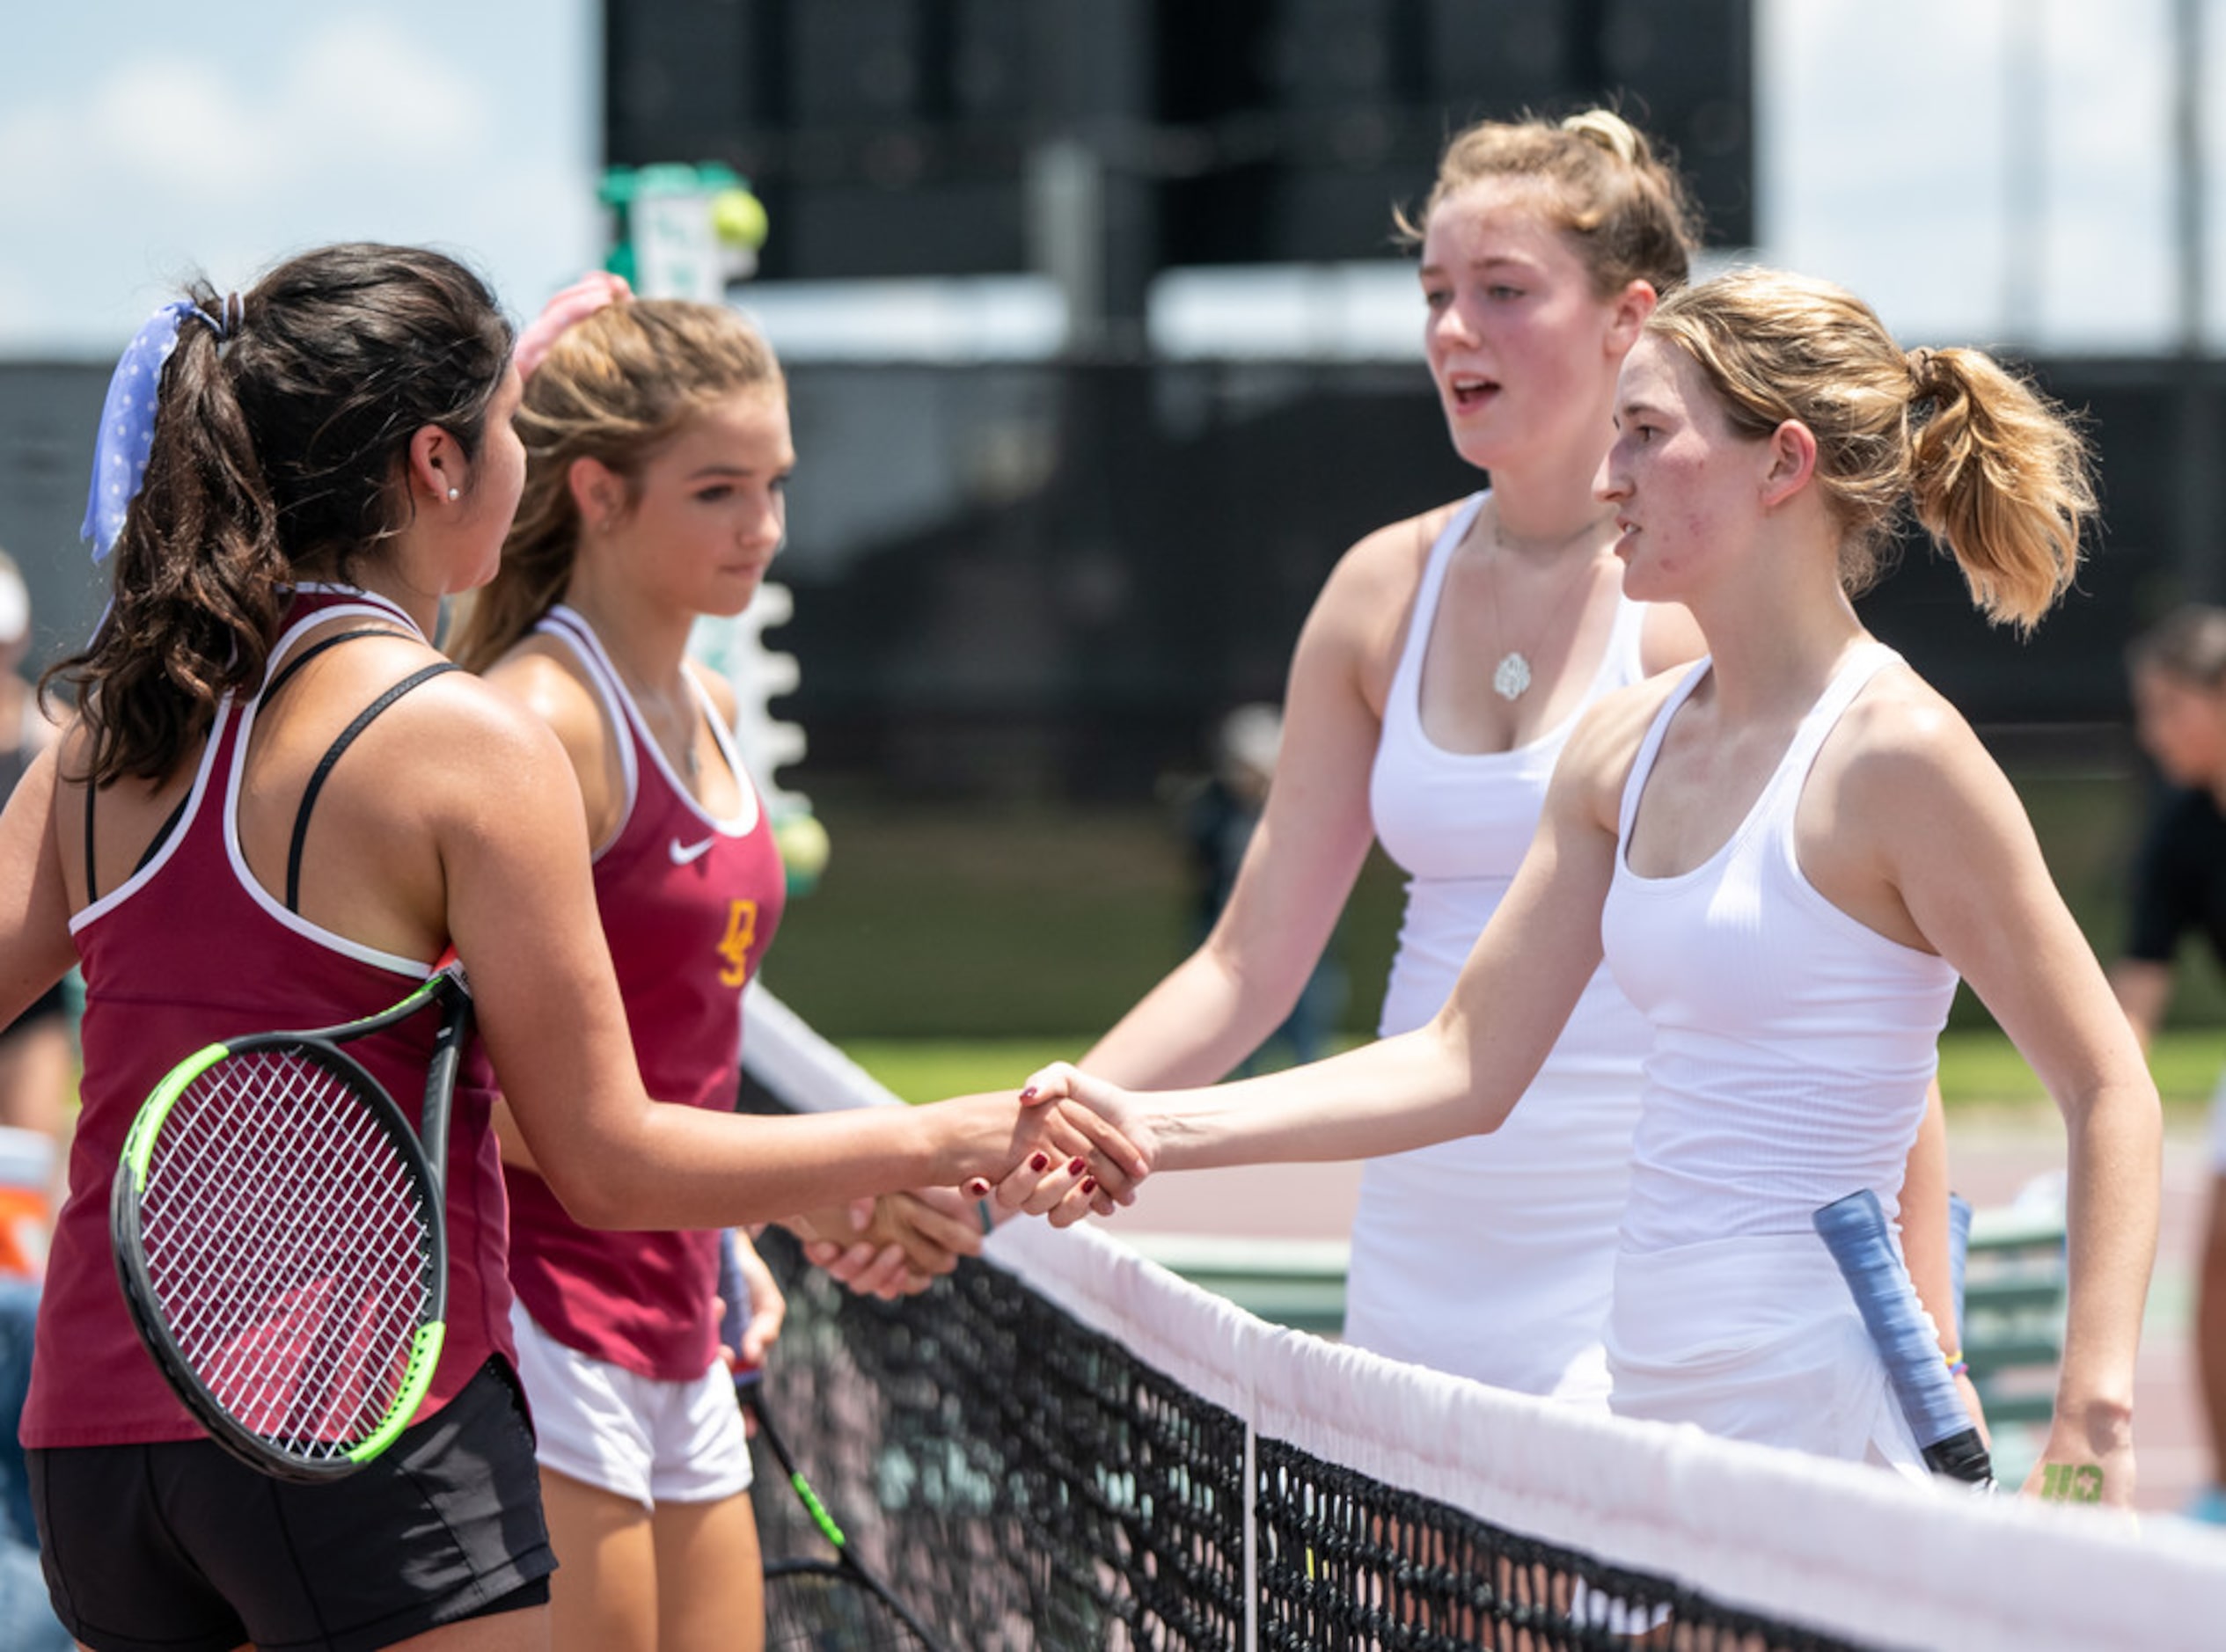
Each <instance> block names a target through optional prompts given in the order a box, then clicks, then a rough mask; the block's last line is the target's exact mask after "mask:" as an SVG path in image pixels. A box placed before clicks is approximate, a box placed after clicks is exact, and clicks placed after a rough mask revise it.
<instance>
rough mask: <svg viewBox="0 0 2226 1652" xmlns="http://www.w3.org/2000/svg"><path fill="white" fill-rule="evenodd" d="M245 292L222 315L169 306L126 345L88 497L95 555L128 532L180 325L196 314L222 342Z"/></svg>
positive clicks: (84, 534) (234, 324)
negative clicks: (165, 369)
mask: <svg viewBox="0 0 2226 1652" xmlns="http://www.w3.org/2000/svg"><path fill="white" fill-rule="evenodd" d="M242 309H243V306H242V305H241V303H240V301H239V295H238V294H237V293H234V294H232V295H231V296H230V297H228V298H226V299H225V300H224V313H223V318H222V319H219V318H216V317H215V316H212V315H210V314H209V312H208V311H205V310H203V309H201V307H200V306H198V305H197V304H194V303H191V302H189V301H188V300H186V299H182V298H181V299H179V300H178V301H177V302H176V303H167V304H165V305H164V306H163V307H162V308H161V309H159V310H157V311H155V313H154V314H153V315H151V316H150V317H148V318H147V323H146V325H144V326H143V327H141V328H140V329H139V333H138V335H137V336H136V337H135V338H134V339H133V340H132V341H131V342H130V343H129V344H128V345H127V346H126V347H124V353H123V355H122V358H121V360H119V361H118V362H117V363H116V371H115V374H114V376H113V377H111V378H110V379H109V381H108V398H107V399H106V401H104V402H103V403H102V404H101V406H100V435H99V438H98V439H97V440H96V441H95V442H94V443H93V450H92V489H91V491H90V492H89V493H87V494H86V496H85V520H84V524H83V525H82V526H81V527H80V528H79V529H78V530H77V533H78V537H81V538H85V539H90V540H92V559H93V560H94V561H95V562H100V561H105V560H106V558H107V555H108V553H109V552H111V551H113V550H114V549H115V548H116V537H117V536H118V535H120V534H121V533H122V532H123V530H124V516H125V514H126V513H127V512H128V511H129V510H130V508H131V501H133V499H135V497H137V495H138V493H139V484H140V483H141V481H142V480H143V479H145V477H146V474H147V456H148V454H149V453H150V451H151V450H153V448H154V445H155V403H156V399H157V391H158V390H159V388H160V386H161V384H162V369H163V364H164V363H165V362H168V361H169V360H170V355H171V352H172V351H173V350H175V349H176V348H177V347H178V329H179V327H181V326H182V325H185V321H186V318H187V317H188V316H191V317H193V318H194V319H195V320H196V321H199V322H201V323H203V324H205V325H207V326H208V327H209V331H211V332H212V333H215V334H216V337H217V339H218V340H220V341H221V340H226V339H229V338H231V336H232V334H233V333H236V332H238V328H239V318H240V315H241V313H242Z"/></svg>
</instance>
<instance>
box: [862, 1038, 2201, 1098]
mask: <svg viewBox="0 0 2226 1652" xmlns="http://www.w3.org/2000/svg"><path fill="white" fill-rule="evenodd" d="M1092 1036H1093V1034H1080V1033H1078V1034H1074V1035H1073V1037H1070V1038H1063V1039H1062V1038H1041V1037H1036V1038H1008V1039H1000V1038H976V1039H963V1038H853V1039H847V1040H845V1041H844V1045H843V1048H844V1049H846V1050H847V1051H848V1052H849V1055H850V1057H851V1059H852V1060H853V1061H855V1062H856V1063H857V1064H859V1065H860V1066H861V1067H863V1068H865V1069H866V1071H868V1072H870V1073H872V1074H873V1075H874V1077H875V1078H878V1079H880V1080H881V1081H882V1083H883V1084H885V1085H888V1086H889V1087H890V1089H891V1090H893V1091H895V1092H896V1093H897V1094H898V1095H900V1096H902V1097H904V1100H907V1101H934V1100H939V1099H941V1097H944V1096H949V1095H963V1094H966V1093H970V1092H972V1091H977V1090H997V1089H1009V1088H1011V1087H1012V1086H1013V1085H1017V1084H1018V1083H1020V1081H1021V1079H1022V1078H1026V1077H1027V1076H1028V1075H1029V1073H1031V1072H1033V1071H1036V1069H1037V1068H1038V1067H1041V1066H1043V1064H1045V1063H1046V1062H1051V1061H1058V1060H1070V1061H1071V1060H1073V1058H1074V1057H1075V1056H1079V1055H1080V1054H1081V1053H1082V1051H1083V1050H1085V1049H1087V1048H1088V1047H1089V1044H1090V1041H1091V1037H1092ZM2149 1066H2150V1071H2153V1072H2154V1073H2155V1074H2156V1088H2157V1090H2158V1091H2159V1092H2160V1093H2162V1094H2163V1096H2164V1104H2165V1106H2166V1107H2170V1108H2171V1109H2173V1110H2175V1111H2178V1110H2188V1111H2193V1110H2198V1109H2200V1108H2201V1107H2203V1106H2205V1105H2206V1104H2207V1103H2208V1101H2209V1100H2210V1093H2211V1089H2212V1087H2213V1086H2214V1085H2215V1084H2216V1083H2217V1082H2218V1076H2219V1073H2220V1071H2221V1070H2222V1069H2226V1031H2221V1030H2216V1029H2209V1030H2198V1031H2188V1032H2167V1033H2166V1034H2164V1035H2163V1036H2162V1037H2160V1038H2159V1039H2158V1040H2157V1041H2156V1048H2155V1049H2153V1050H2151V1051H2150V1052H2149ZM1940 1088H1941V1093H1942V1094H1944V1096H1945V1097H1946V1098H1947V1101H1948V1106H1949V1108H1950V1110H1951V1111H1953V1110H1954V1109H1956V1108H1958V1107H1991V1106H1997V1105H2001V1104H2003V1103H2013V1102H2032V1103H2040V1102H2045V1101H2046V1100H2047V1094H2046V1093H2045V1092H2044V1091H2043V1090H2042V1089H2041V1087H2040V1081H2039V1079H2037V1078H2034V1077H2033V1076H2032V1070H2031V1069H2030V1068H2028V1067H2027V1066H2026V1065H2025V1059H2024V1057H2022V1056H2019V1055H2018V1054H2017V1050H2016V1049H2014V1048H2013V1047H2012V1046H2011V1045H2010V1041H2009V1040H2008V1039H2006V1038H2004V1037H2003V1036H2002V1034H1999V1033H1995V1032H1992V1031H1988V1030H1980V1031H1974V1032H1951V1033H1949V1034H1947V1035H1946V1036H1945V1037H1944V1038H1943V1039H1942V1040H1941V1041H1940Z"/></svg>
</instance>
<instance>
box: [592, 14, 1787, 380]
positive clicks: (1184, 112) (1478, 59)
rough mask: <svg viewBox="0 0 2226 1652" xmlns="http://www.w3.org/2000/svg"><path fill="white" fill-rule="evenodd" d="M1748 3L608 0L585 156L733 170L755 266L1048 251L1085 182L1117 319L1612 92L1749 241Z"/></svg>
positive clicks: (1367, 244) (1351, 230)
mask: <svg viewBox="0 0 2226 1652" xmlns="http://www.w3.org/2000/svg"><path fill="white" fill-rule="evenodd" d="M1752 10H1753V5H1752V0H606V6H605V16H604V30H605V51H604V66H605V84H604V93H605V103H604V134H605V147H606V154H605V157H604V158H605V159H606V160H607V161H608V162H609V163H610V164H614V165H626V164H650V163H655V162H661V161H707V160H716V161H723V162H726V163H728V164H731V165H733V166H734V167H736V169H737V170H739V171H740V172H743V173H744V174H745V175H747V176H748V177H749V178H750V179H751V183H752V185H753V186H755V188H756V190H757V192H758V194H759V195H760V196H761V197H762V198H763V200H764V201H765V204H766V206H767V208H768V209H769V211H770V213H771V215H772V221H773V238H772V240H771V242H770V243H769V244H768V245H767V246H766V248H765V254H764V263H763V267H762V268H761V271H760V273H761V274H763V275H765V276H767V277H772V278H775V279H782V278H789V279H840V278H846V277H865V276H875V277H889V276H913V275H969V274H996V273H1001V272H1017V271H1025V270H1041V269H1044V268H1045V267H1047V265H1048V264H1049V263H1050V262H1051V261H1053V260H1055V259H1057V258H1058V251H1057V248H1056V246H1055V245H1052V244H1051V241H1049V240H1047V236H1049V237H1056V235H1057V233H1058V227H1057V226H1058V224H1060V223H1062V222H1064V223H1065V224H1066V225H1067V226H1069V229H1070V230H1071V227H1072V225H1073V223H1076V222H1077V220H1076V218H1075V217H1074V216H1073V208H1072V203H1073V198H1074V194H1075V189H1076V188H1077V187H1080V190H1081V198H1082V200H1083V201H1085V203H1086V207H1085V216H1083V217H1082V218H1081V219H1080V222H1082V223H1086V224H1087V226H1088V232H1089V234H1090V235H1091V236H1092V237H1093V238H1094V239H1095V247H1094V251H1093V253H1092V259H1093V265H1094V269H1095V274H1094V276H1093V280H1094V282H1095V286H1094V289H1093V296H1094V297H1095V300H1096V301H1097V303H1098V306H1099V307H1100V308H1101V309H1102V315H1103V317H1104V318H1105V319H1106V320H1107V322H1108V324H1109V329H1108V331H1107V333H1105V334H1104V335H1103V336H1104V337H1106V338H1109V339H1112V340H1118V339H1119V338H1120V337H1122V336H1123V327H1122V324H1123V323H1124V321H1133V320H1134V319H1135V318H1139V317H1140V316H1141V314H1142V312H1143V304H1144V297H1145V289H1146V285H1147V284H1148V282H1149V281H1150V279H1151V277H1152V275H1153V274H1154V273H1155V272H1156V271H1158V270H1160V269H1162V268H1165V267H1169V266H1178V265H1228V264H1248V263H1286V262H1318V261H1334V260H1342V259H1366V258H1372V257H1381V256H1384V255H1386V254H1387V253H1388V252H1390V251H1391V250H1392V247H1393V243H1392V239H1391V212H1392V208H1393V207H1394V206H1395V205H1399V204H1405V205H1408V206H1410V207H1411V206H1413V205H1415V204H1417V202H1418V201H1419V198H1420V196H1421V195H1422V194H1424V192H1426V190H1427V188H1428V186H1429V182H1430V179H1431V177H1432V171H1433V168H1434V163H1435V160H1436V157H1437V155H1438V152H1439V149H1440V147H1441V146H1442V145H1443V143H1444V142H1445V140H1446V137H1447V136H1448V135H1451V134H1452V133H1453V131H1455V130H1457V129H1458V128H1460V127H1461V126H1462V125H1464V124H1466V123H1467V122H1468V121H1472V120H1475V119H1477V118H1480V117H1483V116H1499V117H1505V116H1507V115H1510V114H1513V113H1519V112H1522V111H1526V110H1527V111H1534V112H1537V113H1549V114H1558V113H1566V112H1568V111H1570V110H1571V109H1575V108H1580V107H1584V106H1587V105H1590V104H1593V103H1596V102H1600V101H1603V100H1605V101H1607V102H1610V103H1611V104H1612V105H1614V106H1617V107H1620V108H1622V110H1623V111H1624V112H1625V113H1627V114H1628V115H1629V116H1630V117H1631V118H1632V119H1634V120H1635V121H1637V123H1638V124H1640V125H1641V126H1643V127H1644V128H1646V129H1647V130H1648V131H1649V132H1650V133H1652V134H1655V135H1659V137H1661V138H1663V139H1664V140H1666V142H1667V143H1668V144H1669V145H1670V146H1671V147H1672V148H1673V150H1674V151H1675V152H1676V154H1677V157H1678V158H1679V160H1680V164H1682V166H1683V167H1684V168H1685V170H1686V172H1688V175H1689V176H1690V177H1691V178H1692V179H1693V180H1694V182H1695V186H1696V189H1697V193H1698V194H1699V196H1700V200H1701V205H1702V209H1703V211H1704V213H1705V216H1706V227H1707V234H1708V239H1709V240H1710V243H1711V244H1713V245H1729V246H1739V245H1748V244H1750V243H1751V242H1752V240H1753V238H1754V223H1753V195H1754V189H1753V159H1752V157H1753V149H1754V142H1753V125H1754V122H1753V108H1754V99H1753V88H1752V79H1753V75H1752V33H1753V18H1752V15H1751V13H1752ZM1078 177H1079V178H1080V179H1081V180H1082V182H1081V183H1080V186H1076V184H1075V179H1077V178H1078ZM1063 185H1064V186H1065V196H1064V197H1062V196H1061V194H1060V191H1061V189H1062V186H1063ZM1061 199H1065V200H1066V201H1068V203H1069V205H1068V209H1067V211H1066V216H1065V218H1064V219H1062V217H1061V209H1060V208H1059V207H1058V204H1057V203H1058V201H1059V200H1061ZM1047 226H1048V227H1047Z"/></svg>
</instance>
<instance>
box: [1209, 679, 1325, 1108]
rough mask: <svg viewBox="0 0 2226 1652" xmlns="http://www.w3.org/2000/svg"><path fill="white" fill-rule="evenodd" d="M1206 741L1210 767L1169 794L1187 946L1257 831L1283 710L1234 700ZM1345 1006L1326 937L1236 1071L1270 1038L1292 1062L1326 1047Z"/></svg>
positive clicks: (1229, 886)
mask: <svg viewBox="0 0 2226 1652" xmlns="http://www.w3.org/2000/svg"><path fill="white" fill-rule="evenodd" d="M1282 746H1283V713H1282V711H1281V710H1280V708H1278V707H1277V706H1274V705H1240V706H1238V707H1237V708H1236V709H1235V710H1234V711H1232V712H1230V713H1228V715H1226V717H1224V718H1222V719H1221V720H1219V722H1218V723H1216V724H1215V725H1214V727H1213V737H1212V749H1213V770H1212V773H1210V774H1208V775H1207V776H1205V778H1203V779H1201V780H1197V781H1194V782H1192V783H1191V784H1189V785H1187V786H1182V787H1180V788H1178V789H1177V791H1176V793H1175V802H1176V803H1177V805H1178V806H1179V807H1180V808H1181V810H1182V830H1183V843H1184V844H1185V846H1187V847H1188V849H1189V850H1190V871H1191V875H1192V876H1193V878H1194V879H1195V880H1196V882H1195V885H1194V888H1195V903H1194V904H1193V906H1192V908H1191V925H1192V928H1191V934H1190V944H1191V945H1192V946H1194V947H1195V946H1197V945H1199V944H1201V943H1203V942H1204V941H1205V939H1206V937H1207V936H1209V935H1211V934H1212V932H1213V926H1214V925H1216V924H1217V923H1219V921H1220V917H1221V914H1222V911H1223V910H1225V909H1226V907H1227V906H1228V904H1229V896H1230V895H1232V894H1233V893H1234V891H1235V889H1236V882H1237V874H1238V872H1239V871H1240V870H1241V868H1242V866H1243V865H1244V856H1245V852H1246V850H1247V849H1248V848H1249V847H1250V846H1251V844H1252V835H1253V833H1254V832H1255V831H1256V830H1259V825H1260V812H1261V811H1262V810H1263V808H1266V807H1267V802H1268V791H1269V788H1270V786H1272V785H1273V783H1274V780H1275V765H1276V757H1277V755H1278V752H1279V751H1280V750H1281V749H1282ZM1344 1005H1345V972H1344V963H1343V962H1342V961H1340V960H1339V958H1338V957H1337V954H1336V947H1335V946H1334V944H1325V945H1324V946H1323V947H1322V955H1321V956H1320V957H1319V958H1318V959H1316V960H1315V961H1314V969H1313V971H1312V972H1311V973H1310V974H1309V975H1308V976H1307V980H1306V984H1305V985H1304V986H1302V987H1301V988H1300V990H1299V997H1298V999H1297V1001H1296V1002H1295V1003H1293V1004H1292V1006H1291V1013H1290V1014H1288V1015H1286V1016H1285V1017H1284V1018H1283V1024H1282V1025H1281V1026H1279V1027H1277V1028H1276V1029H1275V1031H1274V1032H1273V1033H1271V1034H1269V1036H1268V1040H1267V1042H1266V1043H1264V1044H1263V1046H1262V1048H1261V1049H1260V1050H1256V1051H1255V1052H1254V1053H1253V1054H1252V1055H1251V1056H1248V1057H1247V1058H1246V1059H1245V1061H1244V1062H1243V1063H1242V1064H1241V1067H1240V1069H1239V1070H1240V1071H1246V1072H1249V1071H1253V1069H1254V1067H1255V1065H1256V1063H1257V1062H1258V1060H1259V1057H1260V1055H1261V1054H1262V1053H1263V1051H1264V1050H1265V1049H1267V1048H1269V1047H1270V1045H1273V1044H1277V1043H1280V1044H1282V1045H1283V1046H1284V1047H1285V1049H1287V1051H1288V1052H1289V1055H1290V1058H1291V1059H1292V1061H1294V1062H1300V1063H1305V1062H1309V1061H1313V1060H1314V1059H1315V1058H1316V1057H1318V1056H1323V1055H1326V1054H1328V1053H1329V1040H1330V1039H1331V1037H1332V1036H1334V1035H1335V1034H1336V1029H1337V1018H1338V1017H1339V1016H1340V1015H1341V1014H1343V1013H1344Z"/></svg>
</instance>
